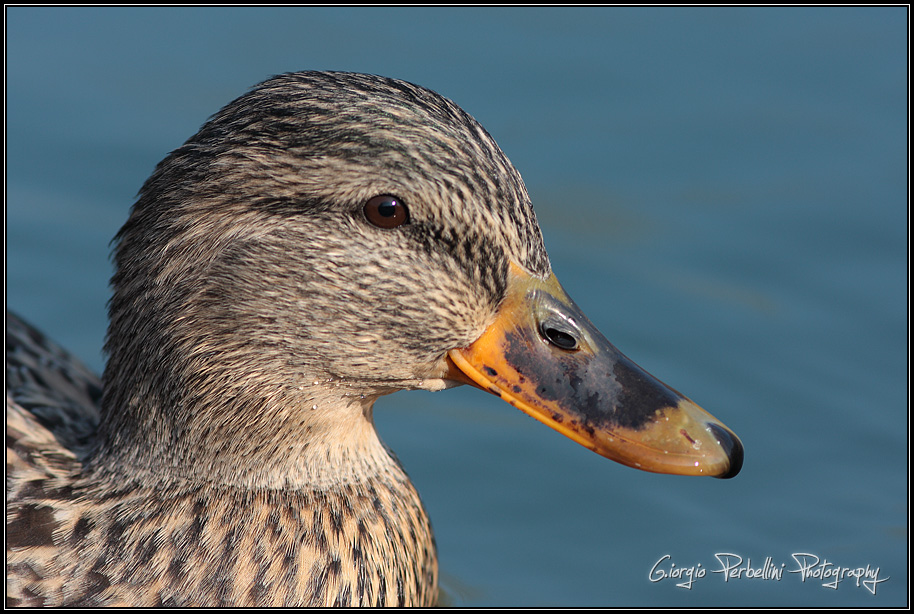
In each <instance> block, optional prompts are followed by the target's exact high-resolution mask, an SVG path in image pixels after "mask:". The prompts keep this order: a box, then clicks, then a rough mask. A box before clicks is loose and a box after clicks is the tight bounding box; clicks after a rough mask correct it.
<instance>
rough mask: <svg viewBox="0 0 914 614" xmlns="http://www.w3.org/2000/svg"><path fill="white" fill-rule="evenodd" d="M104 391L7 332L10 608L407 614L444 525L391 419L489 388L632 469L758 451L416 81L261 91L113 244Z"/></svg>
mask: <svg viewBox="0 0 914 614" xmlns="http://www.w3.org/2000/svg"><path fill="white" fill-rule="evenodd" d="M113 261H114V265H115V273H114V275H113V277H112V281H111V287H112V297H111V299H110V302H109V328H108V333H107V337H106V341H105V352H106V355H107V363H106V366H105V369H104V373H103V376H102V377H101V378H98V377H97V376H96V375H94V374H93V373H92V372H91V371H90V370H89V369H87V368H86V367H85V366H83V365H82V363H80V362H79V360H78V359H76V358H74V357H73V356H72V355H70V354H69V353H67V352H66V351H65V350H64V349H62V348H60V347H59V346H58V345H56V344H55V343H54V342H53V341H51V340H50V339H48V338H47V337H45V336H44V335H43V334H42V333H41V332H39V331H38V330H36V329H35V328H34V327H32V326H31V325H30V324H28V323H27V322H26V320H25V319H23V318H20V317H19V316H17V315H16V314H12V313H10V312H8V313H7V321H6V322H7V534H6V535H7V605H10V606H81V607H95V606H142V607H151V606H234V607H247V606H409V605H434V604H435V603H436V601H437V599H438V562H437V553H436V548H435V540H434V536H433V533H432V528H431V524H430V521H429V518H428V514H427V513H426V511H425V508H424V507H423V504H422V501H421V499H420V497H419V494H418V491H417V489H416V487H415V486H414V485H413V483H412V482H411V481H410V479H409V477H408V476H407V474H406V472H405V471H404V469H403V467H402V466H401V464H400V462H399V461H398V460H397V458H396V456H395V454H394V453H393V452H392V451H391V450H390V449H388V448H387V447H386V446H385V445H384V443H383V442H382V441H381V440H380V438H379V437H378V434H377V432H376V430H375V426H374V421H373V405H374V403H375V401H376V399H378V398H379V397H381V396H383V395H387V394H390V393H393V392H397V391H402V390H433V391H437V390H444V389H447V388H451V387H454V386H459V385H464V384H466V385H471V386H474V387H476V388H479V389H480V390H482V391H484V392H488V393H491V394H494V395H496V396H498V397H500V398H501V399H503V400H504V401H506V402H507V403H509V404H511V405H513V406H515V407H517V408H518V409H520V410H521V411H523V412H525V413H527V414H529V415H530V416H532V417H533V418H535V419H536V420H538V421H540V422H542V423H544V424H546V425H547V426H549V427H551V428H553V429H555V430H556V431H558V432H560V433H561V434H563V435H565V436H567V437H569V438H571V439H572V440H574V441H576V442H578V443H579V444H581V445H584V446H586V447H587V448H589V449H591V450H593V451H595V452H596V453H598V454H600V455H602V456H604V457H607V458H609V459H612V460H614V461H617V462H620V463H623V464H625V465H628V466H630V467H634V468H636V469H640V470H644V471H649V472H656V473H670V474H677V475H691V476H713V477H718V478H731V477H733V476H735V475H736V474H737V473H738V472H739V471H740V468H741V466H742V461H743V447H742V444H741V442H740V440H739V438H738V437H737V436H736V435H735V434H734V433H733V432H732V431H731V430H730V429H728V428H727V427H726V426H724V425H723V424H722V423H721V422H720V421H718V420H717V419H716V418H714V417H713V416H712V415H711V414H709V413H708V412H706V411H705V410H704V409H702V408H701V407H700V406H698V405H697V404H695V403H694V402H693V401H691V400H689V399H688V398H687V397H685V396H683V395H682V394H681V393H679V392H677V391H676V390H674V389H672V388H670V387H669V386H667V385H665V384H663V383H662V382H660V381H659V380H658V379H656V378H654V377H653V376H651V375H650V374H648V373H647V372H646V371H644V370H643V369H642V368H641V367H639V366H638V365H637V364H635V363H634V362H632V361H631V360H630V359H628V358H627V357H626V356H625V355H624V354H622V353H621V352H620V351H619V350H618V349H616V348H615V346H613V345H612V344H611V343H610V342H609V341H608V340H606V338H605V337H603V335H602V334H600V332H599V330H598V329H597V328H596V326H595V325H594V324H593V323H591V322H590V320H589V319H588V318H587V317H586V316H585V315H584V313H583V312H582V311H581V309H580V308H579V307H578V306H577V305H576V304H575V303H574V301H572V300H571V299H570V298H569V296H568V294H567V293H566V292H565V291H564V289H563V288H562V286H561V285H560V284H559V282H558V280H557V279H556V277H555V275H554V273H553V272H552V268H551V264H550V261H549V258H548V256H547V253H546V249H545V247H544V242H543V237H542V234H541V231H540V228H539V226H538V223H537V220H536V216H535V214H534V211H533V207H532V204H531V200H530V197H529V195H528V193H527V190H526V188H525V186H524V183H523V180H522V179H521V176H520V174H519V173H518V171H517V170H516V169H515V168H514V166H513V165H512V164H511V162H510V161H509V160H508V158H507V157H506V155H505V154H504V153H503V152H502V150H501V149H500V148H499V146H498V145H497V144H496V143H495V141H494V140H493V138H492V137H491V136H490V135H489V133H488V132H486V131H485V129H483V127H482V126H481V125H480V124H479V123H478V122H477V121H476V120H475V119H473V118H472V117H471V116H470V115H469V114H467V113H466V112H465V111H463V110H462V109H461V108H460V107H458V106H457V105H456V104H455V103H453V102H452V101H450V100H449V99H447V98H445V97H443V96H441V95H439V94H437V93H435V92H433V91H431V90H429V89H426V88H423V87H420V86H417V85H414V84H411V83H408V82H406V81H402V80H397V79H392V78H386V77H380V76H375V75H366V74H356V73H344V72H318V71H305V72H295V73H287V74H282V75H278V76H275V77H273V78H270V79H269V80H267V81H264V82H263V83H261V84H259V85H257V86H255V87H253V88H252V89H251V90H249V91H248V92H246V93H245V94H243V95H242V96H240V97H239V98H237V99H235V100H234V101H232V102H231V103H229V104H228V105H226V106H225V107H224V108H222V109H221V110H220V111H219V112H218V113H216V114H215V115H213V116H212V117H211V118H210V119H209V120H208V121H207V122H206V123H205V124H204V125H203V127H202V128H201V129H200V130H199V132H197V133H196V134H195V135H194V136H192V137H191V138H190V139H189V140H188V141H187V142H185V143H184V144H183V145H182V146H180V147H179V148H177V149H175V150H174V151H172V152H171V153H170V154H169V155H168V156H167V157H165V159H164V160H163V161H162V162H160V163H159V164H158V165H157V166H156V168H155V170H154V172H153V173H152V175H151V176H150V177H149V179H148V180H147V181H146V182H145V183H144V185H143V186H142V189H141V190H140V192H139V194H138V196H137V199H136V201H135V203H134V204H133V206H132V208H131V211H130V214H129V218H128V220H127V222H126V223H125V224H124V226H123V227H122V229H121V230H120V232H119V233H118V234H117V235H116V237H115V239H114V241H113Z"/></svg>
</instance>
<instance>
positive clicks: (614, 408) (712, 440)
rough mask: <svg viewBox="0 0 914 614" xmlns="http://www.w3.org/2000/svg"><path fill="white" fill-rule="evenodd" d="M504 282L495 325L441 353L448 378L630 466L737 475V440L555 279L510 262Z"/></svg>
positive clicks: (740, 459) (739, 454)
mask: <svg viewBox="0 0 914 614" xmlns="http://www.w3.org/2000/svg"><path fill="white" fill-rule="evenodd" d="M510 276H511V281H510V287H509V290H508V296H507V297H506V299H505V301H504V302H503V304H502V305H501V308H500V311H499V314H498V318H497V319H496V321H495V322H494V323H493V324H492V325H490V326H489V327H488V328H487V329H486V330H485V332H484V333H483V334H482V336H481V337H480V338H479V339H477V340H476V341H475V342H474V343H473V344H472V345H470V346H469V347H466V348H461V349H456V350H451V351H450V352H449V353H448V358H449V359H450V361H451V363H452V367H451V370H452V377H453V378H454V379H458V380H461V381H465V382H469V383H472V384H473V385H475V386H478V387H479V388H481V389H483V390H486V391H488V392H491V393H492V394H496V395H498V396H500V397H501V398H502V399H503V400H505V401H507V402H508V403H510V404H511V405H513V406H515V407H517V408H518V409H520V410H521V411H523V412H525V413H527V414H529V415H531V416H533V417H534V418H536V419H537V420H539V421H540V422H542V423H544V424H546V425H548V426H550V427H552V428H554V429H555V430H557V431H558V432H560V433H562V434H563V435H565V436H567V437H570V438H571V439H573V440H574V441H576V442H578V443H579V444H581V445H583V446H585V447H587V448H590V449H591V450H593V451H594V452H596V453H597V454H601V455H603V456H605V457H607V458H610V459H612V460H614V461H617V462H620V463H622V464H624V465H628V466H630V467H635V468H637V469H642V470H644V471H653V472H655V473H671V474H677V475H710V476H714V477H718V478H731V477H733V476H735V475H736V474H737V473H739V470H740V468H741V466H742V462H743V446H742V443H740V440H739V438H737V436H736V435H734V434H733V432H732V431H730V429H728V428H727V427H726V426H724V425H723V424H722V423H721V422H720V421H718V420H717V419H716V418H715V417H714V416H712V415H711V414H709V413H708V412H706V411H705V410H703V409H702V408H701V407H699V406H698V405H696V404H695V403H693V402H692V401H690V400H689V399H687V398H686V397H684V396H682V395H681V394H680V393H679V392H677V391H676V390H673V389H672V388H670V387H669V386H667V385H666V384H664V383H662V382H661V381H659V380H657V379H656V378H654V377H653V376H652V375H650V374H649V373H647V372H646V371H644V370H643V369H641V367H639V366H638V365H636V364H635V363H634V362H632V361H631V360H629V359H628V358H627V357H626V356H625V355H624V354H622V353H621V352H620V351H619V350H617V349H616V347H615V346H613V345H612V344H611V343H610V342H609V341H607V340H606V338H605V337H603V335H601V334H600V332H599V331H598V330H597V329H596V327H595V326H594V325H593V324H592V323H591V322H590V320H588V319H587V317H586V316H585V315H584V314H583V313H582V312H581V310H580V309H579V308H578V306H577V305H575V303H574V302H573V301H572V300H571V299H570V298H569V297H568V295H567V294H565V291H564V290H563V289H562V287H561V285H560V284H559V282H558V280H557V279H556V277H555V275H554V274H553V275H550V276H549V278H548V279H546V280H541V279H538V278H535V277H532V276H530V275H528V274H526V273H524V272H523V271H521V270H520V268H518V267H517V266H515V265H512V266H511V273H510ZM458 371H459V372H458Z"/></svg>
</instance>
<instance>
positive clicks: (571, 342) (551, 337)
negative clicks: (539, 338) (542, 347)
mask: <svg viewBox="0 0 914 614" xmlns="http://www.w3.org/2000/svg"><path fill="white" fill-rule="evenodd" d="M543 336H544V337H545V338H546V340H547V341H548V342H549V343H551V344H552V345H554V346H555V347H557V348H559V349H562V350H568V351H571V350H576V349H578V340H577V339H576V338H575V337H574V336H573V335H570V334H568V333H566V332H565V331H563V330H559V329H557V328H552V327H551V326H544V327H543Z"/></svg>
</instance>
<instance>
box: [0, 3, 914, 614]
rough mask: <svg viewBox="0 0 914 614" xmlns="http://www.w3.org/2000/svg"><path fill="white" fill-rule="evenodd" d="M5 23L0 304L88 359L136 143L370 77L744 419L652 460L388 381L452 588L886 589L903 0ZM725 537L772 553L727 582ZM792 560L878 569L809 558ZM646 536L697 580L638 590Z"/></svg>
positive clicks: (24, 13) (656, 356) (510, 598)
mask: <svg viewBox="0 0 914 614" xmlns="http://www.w3.org/2000/svg"><path fill="white" fill-rule="evenodd" d="M6 17H7V23H6V26H7V30H6V34H7V41H6V45H7V46H6V52H7V54H6V68H7V73H6V88H7V89H6V103H7V107H6V128H7V140H6V171H7V175H6V179H7V181H6V222H7V228H6V240H7V245H6V255H7V265H6V274H7V278H6V290H7V305H8V306H9V307H11V308H13V309H15V310H17V311H18V312H20V313H21V314H23V315H25V316H27V317H28V318H29V319H30V320H31V321H32V322H33V323H35V324H37V325H38V326H39V327H41V328H42V329H43V330H44V331H45V332H47V333H48V334H49V335H51V336H52V337H53V338H55V339H56V340H58V341H59V342H61V343H62V344H64V345H65V346H66V347H68V348H69V349H70V350H71V351H73V352H75V353H76V354H77V355H79V356H81V357H83V358H84V359H85V360H86V361H87V362H88V364H90V365H91V366H92V367H93V368H95V369H96V370H100V369H101V368H102V365H103V357H102V354H101V347H102V341H103V335H104V331H105V326H106V321H105V302H106V300H107V298H108V289H107V280H108V278H109V276H110V274H111V265H110V261H109V258H108V256H109V241H110V239H111V238H112V236H113V235H114V234H115V232H116V231H117V229H118V228H119V227H120V225H121V224H122V223H123V222H124V220H125V219H126V216H127V212H128V208H129V206H130V204H131V203H132V201H133V197H134V195H135V194H136V192H137V190H138V189H139V187H140V185H141V184H142V182H143V180H144V179H145V177H146V176H147V175H148V174H149V173H150V172H151V170H152V168H153V167H154V165H155V164H156V162H158V161H159V160H160V159H161V158H162V157H163V156H164V155H165V154H166V153H167V152H168V151H170V150H171V149H174V148H175V147H177V146H178V145H180V144H181V143H182V142H183V141H184V140H185V139H186V138H187V137H189V136H190V135H191V134H193V133H194V132H195V131H196V130H197V129H198V127H199V126H200V125H201V124H202V123H203V121H205V119H206V118H207V117H208V116H209V115H210V114H212V113H214V112H215V111H216V110H218V109H219V108H220V107H221V106H222V105H224V104H225V103H227V102H228V101H230V100H232V99H233V98H235V97H236V96H238V95H239V94H241V93H242V92H244V91H245V90H246V89H247V88H248V87H250V86H252V85H253V84H255V83H257V82H259V81H261V80H263V79H265V78H267V77H269V76H270V75H272V74H276V73H280V72H286V71H292V70H303V69H333V70H348V71H357V72H370V73H376V74H383V75H387V76H393V77H399V78H403V79H406V80H409V81H413V82H415V83H418V84H421V85H424V86H427V87H429V88H432V89H434V90H436V91H438V92H440V93H442V94H444V95H446V96H448V97H450V98H452V99H453V100H455V101H456V102H457V103H458V104H460V105H461V106H463V107H464V108H465V109H466V110H467V111H469V112H470V113H471V114H473V115H474V116H475V117H476V118H477V119H479V120H480V121H481V122H482V123H483V125H484V126H485V127H486V128H487V129H488V130H489V132H490V133H491V134H492V135H493V136H494V137H495V139H496V140H497V141H498V142H499V144H500V145H501V146H502V148H503V149H504V150H505V152H506V153H507V154H508V156H509V157H510V158H511V160H512V161H513V162H514V164H515V165H516V166H517V167H518V169H519V170H520V171H521V173H522V174H523V176H524V179H525V181H526V184H527V186H528V188H529V191H530V193H531V196H532V198H533V202H534V205H535V207H536V211H537V213H538V216H539V220H540V224H541V226H542V228H543V233H544V236H545V239H546V245H547V248H548V249H549V253H550V256H551V260H552V264H553V267H554V269H555V271H556V272H557V274H558V276H559V278H560V279H561V280H562V283H563V285H564V286H565V287H566V289H567V290H568V291H569V293H570V294H571V295H572V296H573V297H574V298H575V300H576V301H577V302H578V303H579V304H580V305H581V307H582V308H583V309H584V310H585V312H587V313H588V314H589V317H590V319H591V320H593V321H594V322H595V323H596V324H597V325H598V326H599V327H600V328H601V329H602V331H603V332H604V333H605V334H606V336H607V337H608V338H609V339H610V340H611V341H612V342H613V343H615V344H616V345H617V346H618V347H619V348H620V349H621V350H622V351H623V352H625V353H626V354H628V355H629V356H630V357H632V358H633V359H634V360H635V361H637V362H638V363H639V364H641V365H642V366H644V367H645V368H646V369H648V370H649V371H651V372H652V373H654V374H655V375H657V376H658V377H660V378H661V379H662V380H664V381H666V382H668V383H669V384H671V385H672V386H674V387H675V388H677V389H679V390H681V391H682V392H683V393H685V394H687V395H688V396H690V397H691V398H693V399H695V400H696V401H697V402H699V403H700V404H701V405H703V406H704V407H706V408H707V409H708V410H709V411H711V412H712V413H713V414H715V415H716V416H717V417H719V418H720V419H721V420H722V421H723V422H725V423H726V424H727V425H728V426H730V427H731V428H732V429H733V430H734V431H735V432H737V433H738V434H739V435H740V436H741V438H742V441H743V443H744V444H745V447H746V460H745V467H744V469H743V472H742V473H741V474H740V475H739V476H738V477H737V478H735V479H733V480H729V481H720V480H712V479H702V478H681V477H671V476H660V475H653V474H647V473H642V472H638V471H635V470H632V469H629V468H625V467H622V466H620V465H616V464H614V463H612V462H610V461H608V460H606V459H603V458H601V457H599V456H597V455H594V454H592V453H591V452H589V451H587V450H585V449H583V448H581V447H580V446H577V445H576V444H574V443H572V442H571V441H569V440H567V439H565V438H564V437H561V436H560V435H558V434H557V433H555V432H553V431H551V430H549V429H547V428H545V427H544V426H543V425H541V424H539V423H538V422H536V421H534V420H532V419H530V418H528V417H526V416H524V415H523V414H521V413H520V412H518V411H517V410H515V409H514V408H512V407H510V406H508V405H507V404H504V403H502V402H500V401H499V400H498V399H496V398H495V397H490V396H489V395H485V394H483V393H481V392H479V391H478V390H473V389H469V388H467V387H464V388H461V389H457V390H451V391H447V392H442V393H435V394H431V393H400V394H397V395H393V396H391V397H386V398H384V399H382V400H381V401H380V402H379V403H378V405H377V408H376V412H375V415H376V420H377V423H378V428H379V430H380V432H381V435H382V437H383V438H384V440H385V441H386V442H387V443H388V444H389V445H390V446H391V447H392V448H393V449H394V450H396V452H397V454H398V455H399V457H400V459H401V460H402V462H403V463H404V465H405V466H406V468H407V470H408V471H409V473H410V474H411V476H412V477H413V480H414V481H415V482H416V484H417V486H418V488H419V490H420V492H421V493H422V496H423V499H424V501H425V503H426V505H427V507H428V510H429V512H430V514H431V516H432V520H433V524H434V526H435V529H436V534H437V540H438V546H439V554H440V559H441V570H442V586H443V590H444V593H445V600H446V603H450V604H455V605H471V606H475V605H494V606H505V605H528V606H529V605H589V606H594V605H616V606H622V605H626V606H628V605H649V606H699V605H700V606H721V605H755V606H759V605H769V606H770V605H797V606H897V605H902V604H904V603H906V600H907V596H908V572H909V568H908V559H909V556H908V555H909V551H908V548H909V538H908V533H907V526H908V521H909V507H908V505H909V490H908V477H909V473H908V441H909V439H908V435H909V418H908V415H909V414H908V399H909V395H908V391H909V388H908V369H909V361H908V357H909V353H908V346H909V328H908V269H907V264H906V263H907V257H908V254H907V251H908V221H909V213H908V212H909V209H908V190H907V187H908V186H907V168H908V161H909V160H908V153H909V152H908V147H907V141H908V135H909V131H908V129H909V126H908V124H907V104H908V98H907V96H908V94H907V86H908V72H907V71H908V66H907V50H908V49H907V38H906V37H907V28H908V20H909V14H908V10H907V8H906V7H882V8H770V7H763V8H745V9H744V8H723V9H716V8H679V9H673V8H650V7H644V8H623V9H618V8H563V9H558V8H447V9H432V8H427V9H412V8H380V9H374V8H289V9H284V8H221V9H211V8H151V7H150V8H62V7H43V8H32V7H12V8H7V9H6ZM721 553H731V554H734V555H738V556H739V557H742V559H743V563H744V565H745V564H747V563H748V564H750V565H751V567H752V568H756V569H758V568H763V567H765V562H766V559H767V558H768V557H770V563H771V565H773V566H774V568H775V569H777V570H781V573H782V577H781V579H780V580H776V579H760V578H749V577H747V574H746V572H743V573H742V575H741V576H740V577H731V578H730V579H729V581H725V578H724V577H723V574H720V573H717V571H719V570H720V568H721V564H720V562H719V560H718V557H717V556H715V555H719V554H721ZM795 553H809V554H814V555H816V556H817V557H819V558H820V559H821V560H822V561H823V562H824V561H826V560H827V561H828V562H829V563H832V564H833V565H835V566H837V567H847V568H858V567H863V568H865V567H866V566H867V565H868V566H870V568H871V569H875V568H876V567H878V568H879V573H878V579H879V580H884V582H880V583H878V584H876V585H874V588H875V594H872V593H871V592H870V591H869V590H867V587H866V586H863V585H862V584H861V585H858V584H857V582H856V580H855V579H853V578H846V579H844V581H842V582H840V583H839V584H838V585H837V588H829V587H825V586H823V585H822V584H823V582H825V581H827V580H822V579H817V578H806V579H805V581H804V580H803V579H802V578H801V575H800V574H798V573H792V572H793V571H795V570H796V569H797V568H798V563H797V561H796V559H795V558H794V557H793V555H794V554H795ZM666 555H669V556H670V558H668V559H664V560H663V563H662V565H660V567H659V569H661V570H666V571H667V572H669V571H671V570H680V571H684V570H685V569H687V568H689V567H693V566H694V567H695V571H696V572H697V573H698V574H701V573H702V572H703V573H704V575H703V577H701V578H697V579H696V580H695V581H694V582H693V583H692V585H691V588H690V589H686V588H681V587H678V586H677V584H678V583H680V582H682V579H670V578H666V579H661V580H659V581H653V582H652V581H651V569H652V567H653V566H654V565H655V563H657V562H658V561H660V560H661V559H663V557H665V556H666ZM731 560H735V559H731ZM750 560H751V563H750ZM699 564H700V565H701V567H698V565H699ZM819 569H821V567H820V568H819ZM828 569H831V570H833V569H835V567H829V568H828ZM658 577H660V576H658V575H657V574H656V573H655V574H654V576H653V578H654V579H655V580H656V579H657V578H658ZM870 586H873V585H870Z"/></svg>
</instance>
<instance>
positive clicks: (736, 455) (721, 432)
mask: <svg viewBox="0 0 914 614" xmlns="http://www.w3.org/2000/svg"><path fill="white" fill-rule="evenodd" d="M708 428H710V429H711V432H712V433H714V437H715V438H716V439H717V441H718V443H720V447H722V448H723V449H724V452H726V453H727V456H728V457H729V458H730V469H729V470H728V471H727V473H724V474H722V475H718V476H715V477H718V478H720V479H722V480H729V479H730V478H732V477H734V476H736V474H737V473H739V470H740V469H742V468H743V444H742V443H741V442H740V440H739V439H737V438H736V435H734V434H733V433H731V432H730V431H728V430H727V429H725V428H723V427H722V426H719V425H717V424H713V423H712V424H709V425H708Z"/></svg>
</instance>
